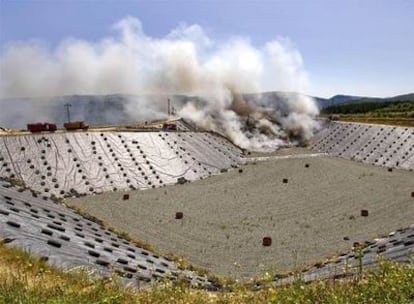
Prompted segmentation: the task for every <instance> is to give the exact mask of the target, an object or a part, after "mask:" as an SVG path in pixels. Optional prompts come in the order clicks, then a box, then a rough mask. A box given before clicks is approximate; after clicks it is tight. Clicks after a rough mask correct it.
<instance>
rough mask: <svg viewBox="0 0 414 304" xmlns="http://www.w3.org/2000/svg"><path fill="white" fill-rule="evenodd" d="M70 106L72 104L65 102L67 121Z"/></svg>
mask: <svg viewBox="0 0 414 304" xmlns="http://www.w3.org/2000/svg"><path fill="white" fill-rule="evenodd" d="M71 106H72V105H71V104H70V103H65V107H66V113H67V115H68V122H70V110H69V108H70V107H71Z"/></svg>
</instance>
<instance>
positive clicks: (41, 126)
mask: <svg viewBox="0 0 414 304" xmlns="http://www.w3.org/2000/svg"><path fill="white" fill-rule="evenodd" d="M56 129H57V127H56V124H55V123H52V122H44V123H41V122H37V123H30V124H27V130H28V131H30V132H32V133H39V132H55V131H56Z"/></svg>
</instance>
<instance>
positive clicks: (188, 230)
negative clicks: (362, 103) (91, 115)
mask: <svg viewBox="0 0 414 304" xmlns="http://www.w3.org/2000/svg"><path fill="white" fill-rule="evenodd" d="M321 125H322V127H321V129H320V130H319V131H318V132H317V133H316V134H315V135H314V136H313V137H312V138H311V139H310V140H309V141H308V142H307V145H306V146H303V145H302V146H301V147H297V146H296V147H294V146H290V147H285V148H281V149H279V150H277V151H275V152H272V153H254V152H251V151H249V150H247V149H241V148H240V147H239V146H238V145H235V144H233V143H232V141H231V140H229V139H228V138H226V137H225V136H223V135H220V134H218V133H216V132H210V131H206V130H203V129H200V128H195V127H193V126H192V125H191V124H190V123H187V122H186V121H184V120H176V121H174V122H171V123H170V124H166V125H165V126H164V127H162V128H159V129H145V128H141V129H138V128H137V129H134V128H129V129H127V128H124V129H116V128H112V129H109V128H100V129H95V128H87V127H83V128H79V129H78V130H57V131H56V132H55V130H35V131H36V132H21V133H7V132H4V133H3V134H2V135H1V136H0V240H1V241H2V242H3V243H4V244H6V246H13V247H18V248H21V249H24V250H26V251H29V252H30V253H31V254H33V255H34V256H38V257H42V258H44V259H45V260H47V261H48V263H50V264H51V265H53V266H56V267H58V268H61V269H64V270H68V269H73V268H87V269H92V270H94V271H95V272H96V273H97V274H98V275H103V276H107V275H110V274H111V273H116V274H118V275H119V277H120V280H122V282H124V283H125V284H129V285H134V286H137V287H138V288H140V287H144V286H147V285H148V284H150V283H151V282H154V281H157V280H159V279H170V280H178V279H180V278H185V279H186V280H187V281H188V282H189V283H190V284H191V285H194V286H198V287H202V288H206V289H209V290H218V289H220V285H219V284H218V283H217V282H215V281H214V279H211V277H209V276H208V274H209V273H210V274H213V275H218V276H223V277H229V278H234V279H238V280H241V281H246V282H247V281H249V280H252V279H255V278H258V277H260V276H261V275H263V274H264V273H266V272H269V273H272V274H274V281H275V283H276V284H284V283H287V282H290V281H291V280H292V279H293V273H297V271H299V272H300V275H301V277H302V278H303V279H304V280H305V281H312V280H316V279H328V278H343V277H347V276H352V275H354V274H355V273H356V272H357V271H358V268H359V267H360V263H362V264H363V266H364V267H365V268H369V267H372V268H375V267H376V265H377V263H378V259H379V258H380V257H383V258H386V259H392V260H396V261H401V262H408V261H410V260H412V259H413V257H414V217H413V215H414V173H413V170H414V128H409V127H394V126H385V125H370V124H361V123H347V122H339V121H329V120H326V121H323V122H321ZM172 126H173V127H172ZM126 234H127V235H129V236H130V237H131V239H132V240H131V239H129V238H127V237H125V235H126ZM357 248H359V250H360V252H359V251H358V250H357ZM180 259H183V260H185V261H186V262H187V264H188V265H192V266H194V267H187V266H186V265H187V264H180V263H178V260H180ZM194 269H204V270H206V273H207V275H204V274H201V272H200V271H197V270H194Z"/></svg>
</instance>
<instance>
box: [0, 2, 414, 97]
mask: <svg viewBox="0 0 414 304" xmlns="http://www.w3.org/2000/svg"><path fill="white" fill-rule="evenodd" d="M126 16H133V17H136V18H138V19H139V20H140V21H141V22H142V25H143V31H144V32H145V34H146V35H148V36H151V37H160V38H162V37H165V36H166V35H167V34H168V33H170V32H171V30H172V29H174V28H177V26H179V25H180V24H183V23H185V24H187V25H193V24H197V25H199V26H201V27H202V28H203V30H204V31H205V32H206V33H207V34H208V35H209V37H213V38H214V39H215V40H216V41H220V40H226V39H228V37H234V36H240V37H245V38H246V39H248V40H249V41H250V42H251V44H252V45H255V46H256V45H257V46H260V45H263V44H264V43H266V42H267V41H271V40H273V39H276V38H280V37H284V38H288V39H289V40H290V41H291V43H292V44H293V45H294V47H295V48H296V49H297V50H298V51H299V52H300V54H301V57H302V60H303V65H304V68H305V70H306V73H307V76H308V78H309V85H308V86H307V88H306V92H303V93H306V94H310V95H313V96H321V97H330V96H333V95H336V94H349V95H358V96H380V97H385V96H394V95H399V94H405V93H412V92H414V1H412V0H364V1H359V0H313V1H312V0H286V1H283V0H262V1H254V0H250V1H249V0H221V1H220V0H204V1H202V0H181V1H173V0H170V1H161V0H159V1H158V0H153V1H149V0H148V1H139V0H136V1H132V0H131V1H126V0H118V1H86V0H71V1H65V0H60V1H57V0H54V1H23V0H20V1H6V0H0V54H1V53H2V52H3V51H4V49H5V48H6V47H7V46H8V45H10V44H12V43H16V42H17V41H27V40H33V39H36V40H40V41H43V42H44V43H46V44H47V45H48V46H49V47H50V48H54V47H56V46H58V45H59V43H60V42H61V41H63V40H64V39H67V38H68V37H72V38H76V39H81V40H86V41H92V42H94V41H99V40H101V39H103V38H104V37H107V36H108V35H111V32H112V31H113V25H114V24H116V23H117V22H118V21H119V20H121V19H123V18H125V17H126ZM0 73H1V71H0ZM269 89H271V88H269Z"/></svg>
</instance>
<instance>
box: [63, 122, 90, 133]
mask: <svg viewBox="0 0 414 304" xmlns="http://www.w3.org/2000/svg"><path fill="white" fill-rule="evenodd" d="M63 126H64V127H65V129H66V130H68V131H71V130H88V128H89V125H88V124H87V123H86V122H84V121H72V122H65V123H64V124H63Z"/></svg>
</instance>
